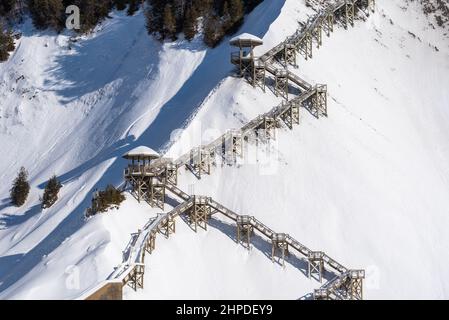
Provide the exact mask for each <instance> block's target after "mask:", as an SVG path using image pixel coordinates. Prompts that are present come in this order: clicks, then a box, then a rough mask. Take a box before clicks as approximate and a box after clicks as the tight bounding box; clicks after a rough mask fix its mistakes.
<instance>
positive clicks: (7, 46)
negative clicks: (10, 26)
mask: <svg viewBox="0 0 449 320" xmlns="http://www.w3.org/2000/svg"><path fill="white" fill-rule="evenodd" d="M14 49H15V44H14V38H13V36H12V32H11V31H8V32H5V31H3V25H2V24H1V23H0V62H2V61H6V60H8V58H9V53H10V52H11V51H14Z"/></svg>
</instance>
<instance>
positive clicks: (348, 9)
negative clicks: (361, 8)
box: [345, 0, 355, 29]
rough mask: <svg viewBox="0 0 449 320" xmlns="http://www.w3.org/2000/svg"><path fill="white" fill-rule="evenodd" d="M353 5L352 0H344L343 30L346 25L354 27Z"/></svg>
mask: <svg viewBox="0 0 449 320" xmlns="http://www.w3.org/2000/svg"><path fill="white" fill-rule="evenodd" d="M354 17H355V3H354V0H346V2H345V29H347V28H348V25H351V26H352V27H353V26H354Z"/></svg>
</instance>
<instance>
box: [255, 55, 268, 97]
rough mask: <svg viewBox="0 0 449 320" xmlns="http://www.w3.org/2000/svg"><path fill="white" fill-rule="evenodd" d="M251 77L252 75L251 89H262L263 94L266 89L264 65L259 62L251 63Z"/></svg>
mask: <svg viewBox="0 0 449 320" xmlns="http://www.w3.org/2000/svg"><path fill="white" fill-rule="evenodd" d="M252 70H253V72H252V73H253V75H252V85H253V87H257V86H259V87H260V88H262V91H263V92H265V88H266V81H265V79H266V71H265V64H263V63H261V62H260V61H257V60H255V61H253V67H252Z"/></svg>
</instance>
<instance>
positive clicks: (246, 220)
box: [237, 216, 254, 250]
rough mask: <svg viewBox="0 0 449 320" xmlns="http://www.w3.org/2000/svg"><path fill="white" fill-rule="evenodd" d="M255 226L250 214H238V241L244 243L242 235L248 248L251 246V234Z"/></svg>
mask: <svg viewBox="0 0 449 320" xmlns="http://www.w3.org/2000/svg"><path fill="white" fill-rule="evenodd" d="M253 230H254V228H253V226H252V224H251V217H250V216H237V243H242V244H243V241H241V239H242V237H245V238H246V239H245V240H246V248H247V249H248V250H249V249H250V248H251V235H252V233H253Z"/></svg>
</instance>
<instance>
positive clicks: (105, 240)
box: [0, 0, 449, 299]
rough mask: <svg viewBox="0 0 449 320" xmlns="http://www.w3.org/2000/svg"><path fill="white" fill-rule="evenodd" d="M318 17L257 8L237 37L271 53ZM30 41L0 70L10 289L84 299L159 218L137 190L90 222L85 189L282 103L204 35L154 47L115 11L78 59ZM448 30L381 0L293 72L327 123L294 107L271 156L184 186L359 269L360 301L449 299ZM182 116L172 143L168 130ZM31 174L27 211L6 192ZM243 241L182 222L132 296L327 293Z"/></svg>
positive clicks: (1, 257)
mask: <svg viewBox="0 0 449 320" xmlns="http://www.w3.org/2000/svg"><path fill="white" fill-rule="evenodd" d="M406 2H407V3H406ZM308 14H312V11H311V10H310V9H308V8H306V7H305V4H304V1H298V0H285V1H264V2H263V3H262V4H261V5H259V7H257V8H256V9H255V10H254V11H253V12H252V13H251V14H250V15H249V16H248V17H247V19H246V22H245V24H244V26H243V27H242V29H241V32H249V33H252V34H255V35H257V36H259V37H261V38H263V40H264V45H263V46H262V47H260V48H258V49H257V52H258V53H263V52H264V51H266V50H268V49H269V48H271V47H272V46H273V45H276V44H277V43H279V42H280V41H282V40H283V39H284V38H285V37H286V36H288V35H290V34H292V33H293V32H294V31H295V29H296V28H297V26H298V20H302V21H305V19H306V18H307V15H308ZM23 32H24V37H23V38H22V39H21V40H20V43H19V46H18V49H17V50H16V51H15V53H14V55H13V56H12V58H11V59H10V60H9V61H8V62H7V63H4V64H0V99H1V100H0V101H1V104H0V136H1V138H0V147H1V149H2V150H3V152H2V155H1V162H0V166H1V167H0V172H1V179H2V181H5V182H6V183H4V184H2V186H0V199H1V201H2V203H1V204H0V212H1V215H0V221H1V223H2V227H1V228H2V229H1V230H0V297H1V298H47V299H50V298H74V297H76V296H77V295H78V294H80V293H81V292H83V291H84V290H86V289H88V288H90V287H92V286H94V285H95V284H97V283H99V282H101V281H102V280H104V279H105V278H106V277H107V276H108V275H109V274H110V273H111V272H112V271H113V267H114V266H116V265H118V264H119V263H120V261H121V252H122V250H123V249H124V248H125V247H126V245H127V242H128V241H129V239H130V235H131V233H133V232H136V231H137V230H138V229H139V228H141V227H142V226H143V225H144V224H145V222H146V221H147V220H148V218H149V217H151V216H154V215H155V213H157V210H156V209H151V208H149V207H148V206H146V205H139V204H137V203H136V202H135V200H134V199H132V198H131V197H128V200H127V201H126V202H125V204H124V205H123V206H122V208H121V209H120V210H118V211H111V212H110V213H107V214H104V215H101V216H97V217H94V218H92V219H90V220H88V221H87V222H86V221H84V219H83V212H84V210H85V208H86V207H87V206H88V205H89V204H90V195H91V191H92V190H93V189H94V188H96V187H103V186H105V185H106V184H107V183H115V184H117V185H118V184H120V183H121V181H122V168H123V167H124V165H125V162H124V161H123V160H121V159H120V155H121V154H123V153H124V152H125V151H127V150H129V149H130V148H132V147H135V146H137V145H148V146H150V147H152V148H154V149H158V150H160V151H165V150H166V151H167V154H168V155H169V156H176V155H180V154H181V153H183V152H184V151H186V150H187V149H188V148H189V147H191V146H195V145H197V144H199V143H200V142H201V139H203V141H202V142H207V140H208V139H210V137H211V136H213V135H215V134H218V133H222V132H224V131H225V130H226V129H230V128H235V127H239V126H241V124H242V123H244V122H246V121H248V120H249V119H251V118H253V117H254V116H256V115H258V114H260V113H262V112H265V111H267V110H269V109H270V108H271V107H273V106H274V105H276V104H278V103H279V102H280V100H279V99H280V98H276V97H275V96H274V94H272V93H271V92H270V91H269V90H267V92H266V93H263V92H262V91H261V90H260V89H254V88H252V87H251V86H249V85H248V84H247V83H245V82H244V81H243V80H242V79H238V78H234V77H231V75H232V66H231V65H230V64H229V53H230V51H231V49H230V48H229V46H228V45H227V43H226V42H224V43H223V44H222V45H220V46H219V47H218V48H216V49H214V50H206V49H205V48H203V46H202V45H201V41H200V39H198V40H196V41H194V42H192V43H190V44H189V43H186V42H184V41H178V42H176V43H173V44H160V43H157V42H155V41H153V40H152V39H151V38H150V37H148V36H147V35H146V30H145V26H144V19H143V17H142V14H141V13H140V14H138V15H137V16H135V17H126V16H125V15H123V14H120V13H116V14H114V15H113V19H110V20H108V21H106V22H105V23H104V24H103V25H102V26H101V27H100V28H98V30H96V32H95V33H94V34H93V35H91V36H89V37H85V38H83V39H81V40H79V41H78V42H76V43H73V44H72V45H71V46H72V49H71V50H69V49H68V46H69V43H68V41H69V37H68V35H59V36H56V35H54V34H49V33H36V32H35V31H33V30H32V28H31V27H30V25H29V24H25V25H24V26H23ZM444 32H445V31H444V30H440V29H433V28H431V26H429V23H428V20H426V17H425V16H424V15H423V14H422V10H421V8H420V7H419V4H418V3H417V2H416V1H415V2H409V1H403V0H396V1H389V0H378V1H377V12H376V13H375V14H374V15H371V16H370V17H369V18H368V19H367V21H366V22H362V21H357V23H356V26H355V28H350V29H348V30H344V29H342V28H338V29H337V30H336V32H334V33H333V34H332V35H331V37H330V38H329V39H328V38H325V39H324V43H323V46H322V47H321V48H320V49H319V50H318V51H316V50H315V51H314V58H313V59H312V60H309V61H307V62H305V61H304V60H303V59H302V58H301V59H299V67H298V69H294V68H290V69H291V70H292V71H294V72H297V73H298V75H300V76H301V77H303V78H305V79H306V80H308V81H310V82H312V83H325V84H327V85H328V90H329V106H328V109H329V117H328V118H321V119H319V120H317V119H315V118H313V117H312V116H311V115H309V114H308V113H307V112H306V111H305V110H301V121H300V125H299V126H296V127H295V128H294V130H293V131H289V130H287V129H283V130H279V131H278V137H277V140H276V142H275V143H274V144H273V145H272V150H271V155H272V158H271V160H272V161H271V162H269V163H268V164H267V163H262V164H261V163H260V162H259V164H258V163H255V162H254V161H253V162H250V163H248V161H247V162H246V163H243V164H241V165H240V166H239V167H238V168H234V167H223V168H221V167H219V168H215V169H214V170H213V174H212V175H211V176H207V177H203V178H202V179H201V180H199V181H198V180H196V179H195V178H194V177H193V176H192V175H191V174H190V173H188V172H187V171H186V172H183V171H182V172H181V177H180V186H181V188H182V189H183V190H185V191H188V192H189V193H192V192H195V193H197V194H203V195H211V196H213V197H214V198H215V199H216V200H217V201H219V202H221V203H223V204H224V205H226V206H228V207H230V208H231V209H233V210H234V211H236V212H238V213H240V214H251V215H254V216H256V217H257V218H258V219H259V220H261V221H263V222H264V223H266V224H267V225H269V226H270V227H272V228H273V229H274V230H276V231H279V232H288V233H289V234H291V235H292V236H294V237H295V238H297V239H298V240H299V241H301V242H303V243H304V244H305V245H307V246H309V247H310V248H312V249H317V250H323V251H325V252H326V253H328V254H329V255H330V256H332V257H334V258H335V259H337V260H338V261H339V262H341V263H342V264H344V265H345V266H347V267H350V268H364V269H366V271H367V276H368V277H367V280H366V282H365V288H366V290H365V297H366V298H368V299H376V298H391V299H394V298H448V296H449V281H448V280H447V279H448V278H449V277H448V276H449V269H448V268H447V265H448V263H449V257H448V256H447V254H445V252H447V250H448V246H449V235H448V234H447V233H446V232H445V229H446V228H447V227H448V226H449V216H448V214H449V197H448V196H447V195H448V192H449V139H448V137H449V110H448V106H449V91H448V90H447V88H449V72H448V71H449V70H448V69H449V41H448V39H447V35H444ZM446 32H447V31H446ZM435 46H436V47H437V48H438V51H437V50H436V49H435ZM21 75H24V79H22V78H21ZM186 124H187V127H186V130H185V131H184V132H183V133H182V135H181V136H180V139H178V140H176V141H172V142H173V144H172V142H171V141H170V136H172V137H178V136H179V135H177V134H176V135H171V133H172V131H173V130H175V129H177V128H182V127H184V126H185V125H186ZM262 162H263V161H262ZM22 165H24V166H25V167H26V168H27V169H28V170H29V171H30V178H31V183H32V191H31V195H30V198H29V200H28V201H27V203H26V204H25V206H24V207H22V208H19V209H17V208H14V207H11V206H10V205H9V203H8V201H9V200H8V189H9V187H10V181H12V179H13V178H14V176H15V175H16V172H17V170H18V168H19V167H20V166H22ZM53 173H55V174H57V175H58V176H59V177H60V178H61V180H62V181H63V183H64V187H63V189H62V191H61V197H60V200H59V201H58V203H57V204H56V205H55V206H54V207H53V208H51V209H48V210H44V211H42V210H41V209H40V207H39V205H38V204H39V202H38V197H39V195H40V194H41V193H42V187H43V185H42V184H43V183H44V182H45V180H46V179H48V177H49V176H50V175H52V174H53ZM234 232H235V230H234V228H233V227H232V226H231V225H230V224H229V223H227V222H226V221H225V222H220V221H217V220H213V221H212V225H211V227H210V228H209V230H208V231H207V232H205V231H202V230H201V231H199V232H198V234H195V233H194V232H193V231H191V230H190V229H189V228H188V227H187V226H186V225H184V224H183V223H182V222H179V223H178V225H177V233H176V234H175V235H174V236H173V237H171V238H170V239H169V240H165V239H163V238H162V237H160V238H158V246H157V249H156V251H155V252H154V253H153V254H152V255H151V256H149V255H148V256H147V258H146V263H147V272H146V273H145V289H144V290H142V291H138V292H132V291H131V290H125V297H126V298H136V299H142V298H155V299H167V298H299V297H301V296H303V295H305V294H307V293H309V292H311V290H312V289H313V288H317V287H318V286H319V283H317V282H315V281H311V280H308V279H307V278H306V277H305V275H304V274H303V273H302V271H301V268H302V267H301V266H300V265H298V262H297V260H294V259H292V260H290V262H291V263H287V266H286V268H285V269H283V268H282V267H280V266H279V265H277V264H273V263H272V262H271V260H270V259H269V258H268V257H267V256H266V255H265V254H266V250H267V247H266V246H267V244H266V243H264V242H262V241H257V239H256V242H255V246H254V248H253V249H252V250H251V251H250V252H248V251H247V250H245V249H244V248H242V247H239V246H238V245H237V244H236V243H235V242H233V241H232V238H233V237H234ZM77 280H79V281H77Z"/></svg>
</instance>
